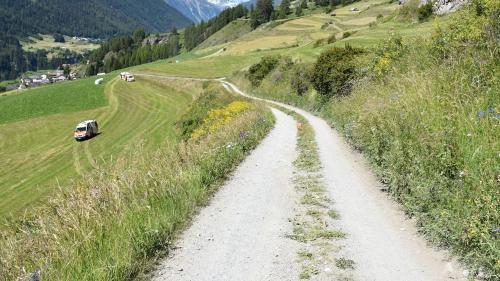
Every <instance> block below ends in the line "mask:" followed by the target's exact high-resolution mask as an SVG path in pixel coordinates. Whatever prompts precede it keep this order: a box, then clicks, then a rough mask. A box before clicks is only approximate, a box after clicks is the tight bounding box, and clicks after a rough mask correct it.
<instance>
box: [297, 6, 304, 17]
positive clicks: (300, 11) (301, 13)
mask: <svg viewBox="0 0 500 281" xmlns="http://www.w3.org/2000/svg"><path fill="white" fill-rule="evenodd" d="M295 15H296V16H297V17H301V16H303V15H304V13H303V12H302V6H301V5H299V6H297V8H296V9H295Z"/></svg>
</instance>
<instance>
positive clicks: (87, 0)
mask: <svg viewBox="0 0 500 281" xmlns="http://www.w3.org/2000/svg"><path fill="white" fill-rule="evenodd" d="M190 22H191V20H189V19H188V18H186V17H185V16H183V15H182V14H181V13H180V12H178V11H177V10H175V9H174V8H172V7H170V6H168V5H167V4H166V3H165V2H164V1H162V0H147V1H140V2H139V1H133V0H104V1H98V0H74V1H65V0H39V1H31V0H4V1H1V2H0V32H2V33H7V34H12V35H16V36H24V35H28V34H32V33H43V34H47V33H55V32H58V33H62V34H65V35H73V36H86V37H109V36H112V35H116V34H124V33H131V32H132V31H133V30H135V29H138V28H145V29H146V30H150V31H166V30H169V29H171V28H172V27H174V26H177V27H181V26H186V25H188V24H189V23H190Z"/></svg>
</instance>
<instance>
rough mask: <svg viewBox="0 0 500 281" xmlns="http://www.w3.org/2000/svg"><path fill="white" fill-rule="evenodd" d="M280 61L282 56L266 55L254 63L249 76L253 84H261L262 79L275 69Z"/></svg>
mask: <svg viewBox="0 0 500 281" xmlns="http://www.w3.org/2000/svg"><path fill="white" fill-rule="evenodd" d="M279 61H280V56H265V57H263V58H262V59H261V60H260V62H258V63H256V64H254V65H252V66H251V67H250V69H249V70H248V74H247V75H248V76H247V78H248V79H249V80H250V82H251V83H252V85H253V86H259V84H260V83H261V82H262V79H264V77H266V76H267V75H268V74H269V73H271V71H273V70H274V68H275V67H276V66H278V63H279Z"/></svg>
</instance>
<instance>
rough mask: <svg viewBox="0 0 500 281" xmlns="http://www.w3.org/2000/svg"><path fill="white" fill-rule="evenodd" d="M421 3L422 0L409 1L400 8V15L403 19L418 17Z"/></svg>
mask: <svg viewBox="0 0 500 281" xmlns="http://www.w3.org/2000/svg"><path fill="white" fill-rule="evenodd" d="M419 5H420V0H410V1H407V2H406V3H404V5H403V6H402V7H401V8H400V9H399V15H400V16H401V17H402V18H403V19H415V18H416V17H417V9H418V6H419Z"/></svg>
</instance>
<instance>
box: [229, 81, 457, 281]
mask: <svg viewBox="0 0 500 281" xmlns="http://www.w3.org/2000/svg"><path fill="white" fill-rule="evenodd" d="M222 83H224V85H226V88H228V87H229V88H231V89H232V90H233V91H234V92H236V93H238V94H240V95H244V96H247V97H251V96H248V95H247V94H245V93H243V92H242V91H241V90H239V89H238V88H237V87H236V86H235V85H233V84H232V83H229V82H222ZM252 98H254V97H252ZM268 102H270V103H273V104H276V105H279V106H282V107H285V108H287V109H289V110H293V111H295V112H297V113H299V114H301V115H302V116H304V117H305V118H306V119H307V120H308V121H309V123H310V124H311V126H312V127H313V128H314V131H315V134H316V142H317V144H318V148H319V153H320V158H321V164H322V166H323V176H324V179H325V183H326V186H327V190H328V191H329V193H330V198H332V199H333V200H334V201H335V209H336V210H337V211H338V212H339V213H340V215H341V217H342V219H341V220H340V225H341V228H342V230H343V231H345V232H347V233H348V235H349V236H348V239H347V241H346V245H345V248H344V251H345V252H346V253H347V254H348V255H349V256H350V257H351V258H352V259H353V260H354V261H355V262H356V271H355V272H354V277H355V279H356V280H380V281H443V280H466V278H465V276H464V274H463V270H462V269H461V268H460V266H459V265H458V264H457V263H456V261H454V260H452V259H450V258H449V256H448V255H447V253H446V252H444V251H437V250H436V249H434V248H433V247H431V246H429V245H428V244H427V243H426V241H425V240H424V239H423V238H422V237H420V236H419V235H418V234H417V229H416V227H415V225H414V223H413V222H412V221H411V220H408V219H407V218H406V217H405V215H404V213H403V212H402V211H401V210H400V208H399V206H398V205H397V204H396V203H394V202H393V201H392V200H390V198H389V197H388V196H387V195H386V194H385V193H383V192H382V191H381V189H382V188H383V186H382V185H381V183H379V182H378V181H377V178H376V177H375V175H374V174H373V173H372V172H371V171H370V170H369V168H368V165H367V163H366V162H365V161H364V160H363V158H362V157H361V155H359V153H357V152H355V151H353V149H352V148H351V147H350V146H349V145H348V144H346V142H345V140H344V139H342V138H341V137H340V136H339V135H338V134H337V133H336V132H335V131H334V130H333V129H331V127H330V126H329V125H328V124H327V123H326V121H324V120H323V119H321V118H318V117H316V116H314V115H312V114H310V113H308V112H306V111H304V110H301V109H298V108H296V107H293V106H289V105H285V104H282V103H278V102H274V101H268Z"/></svg>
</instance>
